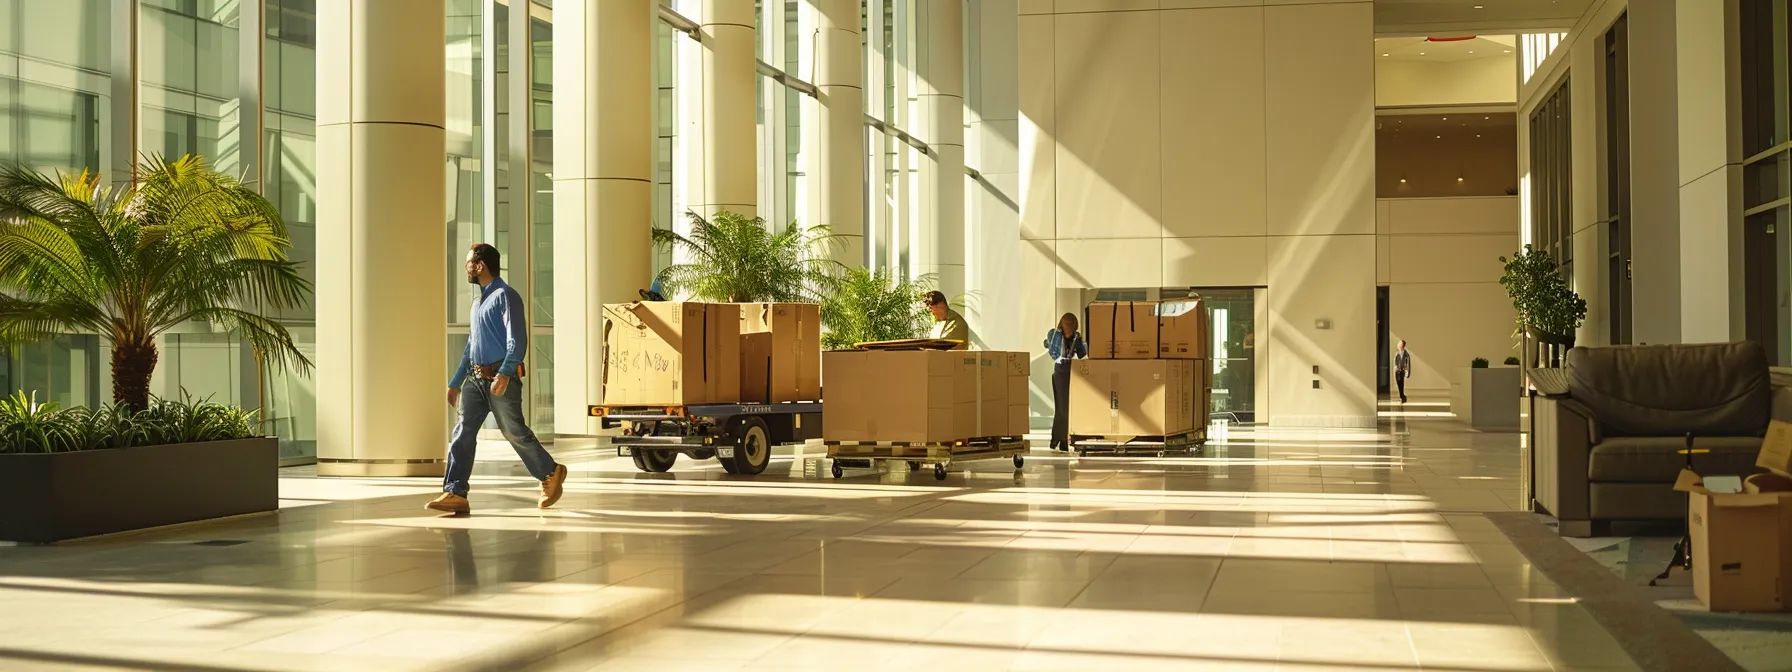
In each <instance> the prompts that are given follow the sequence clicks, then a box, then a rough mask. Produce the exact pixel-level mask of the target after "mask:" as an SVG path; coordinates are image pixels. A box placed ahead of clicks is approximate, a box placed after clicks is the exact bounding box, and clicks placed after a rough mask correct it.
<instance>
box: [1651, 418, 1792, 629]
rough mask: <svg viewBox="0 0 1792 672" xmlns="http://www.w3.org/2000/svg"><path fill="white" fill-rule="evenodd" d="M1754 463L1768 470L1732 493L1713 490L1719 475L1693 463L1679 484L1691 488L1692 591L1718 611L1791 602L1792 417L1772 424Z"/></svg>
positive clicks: (1733, 485)
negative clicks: (1694, 468) (1699, 469)
mask: <svg viewBox="0 0 1792 672" xmlns="http://www.w3.org/2000/svg"><path fill="white" fill-rule="evenodd" d="M1694 446H1695V447H1696V446H1697V442H1696V440H1695V443H1694ZM1755 465H1756V466H1759V467H1761V468H1764V469H1767V470H1768V471H1767V473H1765V474H1755V475H1752V476H1748V477H1747V478H1746V479H1738V480H1735V481H1732V482H1730V483H1726V484H1725V485H1726V486H1727V487H1724V488H1722V489H1723V490H1728V491H1727V492H1724V491H1714V489H1715V488H1716V487H1717V486H1716V482H1717V481H1718V480H1719V478H1720V477H1718V476H1710V477H1706V476H1701V475H1699V474H1698V473H1696V472H1694V471H1692V470H1691V469H1687V470H1683V471H1681V472H1680V478H1679V480H1678V481H1676V482H1675V483H1674V489H1675V490H1679V491H1681V492H1685V493H1687V499H1688V501H1687V528H1688V531H1689V533H1690V535H1691V537H1692V556H1693V569H1692V572H1693V593H1694V594H1695V595H1697V596H1698V598H1699V601H1700V602H1703V603H1704V604H1705V606H1706V607H1707V608H1709V609H1711V610H1712V611H1742V612H1762V611H1786V610H1788V609H1792V587H1789V586H1787V585H1786V584H1787V583H1788V582H1792V474H1789V473H1788V470H1789V469H1792V423H1787V422H1783V421H1780V420H1774V421H1773V422H1772V423H1771V424H1769V425H1768V428H1767V436H1766V437H1765V438H1763V439H1762V442H1761V452H1760V455H1759V456H1758V457H1756V459H1755ZM1725 480H1728V479H1725Z"/></svg>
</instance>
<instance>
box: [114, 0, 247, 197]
mask: <svg viewBox="0 0 1792 672" xmlns="http://www.w3.org/2000/svg"><path fill="white" fill-rule="evenodd" d="M240 7H241V5H240V4H239V3H238V2H236V0H147V1H146V2H144V3H143V9H142V14H141V16H140V21H141V25H140V30H141V34H140V35H139V36H138V56H139V58H140V59H141V61H140V64H139V66H138V67H139V68H141V72H142V78H143V81H142V88H141V92H142V94H141V95H142V96H143V106H142V119H141V123H142V136H141V138H140V149H141V151H143V152H144V153H146V154H150V155H155V154H161V155H163V156H168V157H175V156H180V155H183V154H202V155H204V156H206V157H207V158H209V159H210V160H211V162H212V164H213V166H214V167H216V168H217V169H218V170H220V171H223V172H226V173H233V174H234V173H238V172H240V171H241V170H242V160H241V159H242V150H243V148H242V146H241V145H242V139H241V137H240V133H239V132H238V131H239V129H240V128H241V126H242V119H241V116H240V115H241V114H242V112H243V108H242V105H243V100H242V97H241V96H240V95H239V94H240V89H239V85H238V83H237V82H238V79H237V59H238V56H239V53H238V52H239V51H240V50H239V49H238V45H239V40H238V39H237V27H238V25H239V19H240V16H239V12H238V10H239V9H240Z"/></svg>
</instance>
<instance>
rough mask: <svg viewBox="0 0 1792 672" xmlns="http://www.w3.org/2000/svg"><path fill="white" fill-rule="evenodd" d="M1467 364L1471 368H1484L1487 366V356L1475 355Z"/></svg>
mask: <svg viewBox="0 0 1792 672" xmlns="http://www.w3.org/2000/svg"><path fill="white" fill-rule="evenodd" d="M1468 366H1469V368H1471V369H1485V368H1487V358H1486V357H1476V358H1475V359H1474V361H1471V362H1469V363H1468Z"/></svg>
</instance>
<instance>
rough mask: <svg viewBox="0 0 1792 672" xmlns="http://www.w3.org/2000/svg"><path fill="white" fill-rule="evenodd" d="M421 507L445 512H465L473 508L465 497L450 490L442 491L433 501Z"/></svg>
mask: <svg viewBox="0 0 1792 672" xmlns="http://www.w3.org/2000/svg"><path fill="white" fill-rule="evenodd" d="M423 508H425V509H429V510H431V511H444V512H447V513H466V512H468V511H472V510H473V505H472V504H470V503H468V502H467V498H465V497H462V496H460V495H457V494H454V493H452V492H444V493H442V496H441V497H437V498H436V500H435V501H433V502H430V503H428V504H424V505H423Z"/></svg>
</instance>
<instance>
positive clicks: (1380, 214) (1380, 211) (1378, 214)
mask: <svg viewBox="0 0 1792 672" xmlns="http://www.w3.org/2000/svg"><path fill="white" fill-rule="evenodd" d="M1389 203H1390V202H1389V201H1385V200H1378V201H1376V202H1375V235H1378V236H1385V235H1388V219H1389V218H1390V217H1392V216H1393V215H1392V213H1391V212H1390V211H1391V210H1392V208H1393V206H1391V205H1389Z"/></svg>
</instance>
